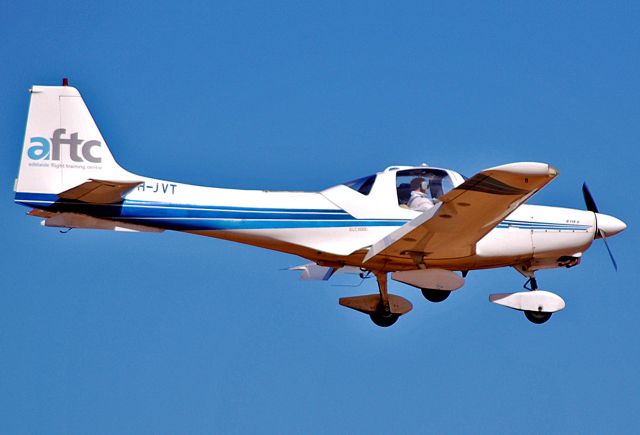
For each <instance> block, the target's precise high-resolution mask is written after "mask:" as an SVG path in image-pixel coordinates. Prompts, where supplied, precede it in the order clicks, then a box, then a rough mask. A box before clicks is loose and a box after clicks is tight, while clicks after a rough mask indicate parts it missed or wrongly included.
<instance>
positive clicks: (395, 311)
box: [340, 272, 413, 328]
mask: <svg viewBox="0 0 640 435" xmlns="http://www.w3.org/2000/svg"><path fill="white" fill-rule="evenodd" d="M375 275H376V279H377V281H378V290H379V294H372V295H364V296H350V297H346V298H340V305H342V306H344V307H347V308H351V309H353V310H356V311H360V312H361V313H365V314H368V315H369V317H370V318H371V321H372V322H373V323H375V324H376V325H378V326H381V327H383V328H386V327H389V326H391V325H393V324H394V323H396V321H397V320H398V318H399V317H400V316H402V315H403V314H406V313H408V312H409V311H411V308H413V306H412V305H411V302H409V301H408V300H406V299H405V298H403V297H400V296H398V295H390V294H389V293H388V292H387V274H386V273H385V272H375Z"/></svg>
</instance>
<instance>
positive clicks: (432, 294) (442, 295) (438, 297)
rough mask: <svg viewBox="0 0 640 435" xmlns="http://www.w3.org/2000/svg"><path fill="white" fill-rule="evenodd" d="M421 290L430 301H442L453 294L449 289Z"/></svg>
mask: <svg viewBox="0 0 640 435" xmlns="http://www.w3.org/2000/svg"><path fill="white" fill-rule="evenodd" d="M421 290H422V296H424V298H425V299H426V300H428V301H429V302H442V301H444V300H445V299H447V298H448V297H449V295H450V294H451V292H450V291H447V290H433V289H430V288H423V289H421Z"/></svg>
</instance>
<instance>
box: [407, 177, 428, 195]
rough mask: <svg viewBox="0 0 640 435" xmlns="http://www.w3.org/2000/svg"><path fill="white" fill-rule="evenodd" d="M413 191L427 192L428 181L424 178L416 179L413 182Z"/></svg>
mask: <svg viewBox="0 0 640 435" xmlns="http://www.w3.org/2000/svg"><path fill="white" fill-rule="evenodd" d="M411 190H419V191H420V192H425V191H426V190H427V181H426V180H425V179H424V178H422V177H416V178H414V179H413V180H411Z"/></svg>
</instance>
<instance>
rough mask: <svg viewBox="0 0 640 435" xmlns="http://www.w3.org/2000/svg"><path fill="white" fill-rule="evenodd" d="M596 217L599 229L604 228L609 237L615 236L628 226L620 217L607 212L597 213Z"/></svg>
mask: <svg viewBox="0 0 640 435" xmlns="http://www.w3.org/2000/svg"><path fill="white" fill-rule="evenodd" d="M596 219H597V222H598V230H602V231H603V232H604V234H605V235H606V236H607V237H611V236H615V235H616V234H618V233H620V232H622V231H624V230H625V229H626V228H627V224H625V223H624V222H622V221H621V220H620V219H618V218H616V217H613V216H609V215H607V214H602V213H596Z"/></svg>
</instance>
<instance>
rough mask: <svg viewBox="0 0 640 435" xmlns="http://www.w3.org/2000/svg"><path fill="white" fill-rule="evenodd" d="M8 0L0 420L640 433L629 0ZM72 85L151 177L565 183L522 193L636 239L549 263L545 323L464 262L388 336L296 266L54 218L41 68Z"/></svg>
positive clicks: (499, 277) (31, 425) (215, 244)
mask: <svg viewBox="0 0 640 435" xmlns="http://www.w3.org/2000/svg"><path fill="white" fill-rule="evenodd" d="M446 3H447V4H446V5H444V4H439V3H426V2H395V3H392V2H389V3H378V2H348V1H341V2H289V3H283V2H219V3H216V2H175V3H169V2H162V1H160V2H157V1H156V2H115V1H112V2H90V1H87V2H62V3H60V2H29V1H24V2H4V3H3V5H2V7H1V11H2V13H0V35H1V36H2V41H3V44H1V45H0V54H1V57H0V58H1V59H3V62H2V66H1V67H0V71H1V72H2V74H1V75H0V76H1V77H2V82H1V84H0V101H1V102H2V106H1V107H2V108H1V109H0V111H1V112H0V113H1V115H2V116H0V141H1V143H2V144H3V146H2V147H1V155H0V156H1V161H2V164H1V165H0V171H1V177H0V179H2V180H4V186H5V187H4V189H3V190H2V191H1V192H0V195H1V199H2V200H1V201H0V210H1V212H2V215H3V216H4V218H3V219H4V220H3V221H4V222H5V224H4V230H3V231H2V232H0V234H1V235H2V239H1V241H2V246H3V248H4V249H2V254H0V255H1V258H0V259H1V260H2V262H1V264H2V266H1V267H2V269H1V270H2V275H3V284H2V287H1V290H0V432H2V433H136V434H140V433H321V432H339V433H390V432H392V433H393V432H396V433H424V432H438V433H443V432H446V433H513V432H515V431H518V432H524V433H541V432H547V433H632V432H635V430H636V428H637V426H638V424H639V423H640V417H639V416H640V400H639V399H640V371H639V370H638V362H637V361H638V359H639V358H640V349H639V340H638V336H637V316H638V314H637V313H638V309H637V307H638V305H639V304H640V297H639V296H638V292H637V283H638V279H639V278H640V276H639V275H640V274H639V272H638V267H637V264H636V259H637V254H638V245H637V242H638V232H637V230H636V225H635V222H637V221H638V218H639V214H640V213H639V209H638V205H637V199H636V194H637V192H636V190H637V189H636V184H635V182H634V181H633V180H634V179H635V178H636V176H637V166H638V163H639V154H638V151H637V146H638V144H639V143H640V122H639V121H640V104H639V101H640V86H639V82H638V77H640V57H639V56H638V53H640V30H639V29H640V27H639V26H638V22H640V7H638V5H637V4H636V3H632V2H617V3H616V4H608V3H605V2H602V3H589V2H562V4H558V2H544V1H543V2H482V3H481V4H480V2H468V3H466V2H446ZM62 77H69V79H70V81H71V84H73V85H75V86H77V87H78V88H79V89H80V91H81V92H82V94H83V96H84V98H85V101H86V102H87V104H88V105H89V108H90V109H91V111H92V113H93V115H94V117H95V118H96V121H97V123H98V125H99V127H100V128H101V131H102V134H103V136H104V137H105V139H106V140H107V142H108V143H109V146H110V148H111V150H112V152H113V153H114V154H115V156H116V158H117V159H118V161H119V162H120V163H121V164H122V165H123V166H124V167H125V168H127V169H129V170H131V171H133V172H137V173H142V174H145V175H150V176H156V177H158V178H165V179H170V180H176V181H181V182H190V183H194V184H204V185H213V186H222V187H236V188H255V187H259V188H268V189H300V190H319V189H322V188H325V187H328V186H331V185H334V184H338V183H340V182H343V181H345V180H350V179H354V178H356V177H359V176H363V175H366V174H369V173H373V172H376V171H378V170H381V169H382V168H384V167H386V166H389V165H392V164H419V163H422V162H427V163H429V164H432V165H434V166H441V167H450V168H452V169H456V170H458V171H460V172H462V173H464V174H466V175H472V174H473V173H475V172H477V171H479V170H481V169H483V168H487V167H490V166H495V165H497V164H501V163H507V162H513V161H530V160H533V161H543V162H549V163H551V164H553V165H554V166H556V167H558V168H559V170H560V172H561V174H560V176H559V177H558V178H557V179H556V180H555V181H554V182H553V183H551V184H550V185H549V186H548V187H547V188H546V189H545V190H544V191H543V192H541V193H540V194H538V195H537V196H536V197H535V198H534V199H533V201H532V202H533V203H537V204H549V205H558V206H566V207H575V208H583V202H582V196H581V193H580V186H581V183H582V182H583V181H584V180H586V181H588V183H589V185H590V187H591V190H592V192H593V194H594V196H595V198H596V200H597V202H598V205H599V207H600V209H601V210H602V211H604V212H606V213H609V214H612V215H615V216H618V217H620V218H621V219H623V220H624V221H626V222H627V224H628V225H629V228H628V230H627V231H626V232H625V233H623V234H621V235H620V236H617V237H615V238H613V239H611V241H610V245H611V247H612V249H613V250H614V253H615V255H616V258H617V260H618V264H619V269H620V270H619V272H618V273H615V272H614V271H613V268H612V267H611V264H610V263H609V259H608V257H607V253H606V251H605V249H604V246H603V245H602V244H601V243H596V244H594V246H593V247H592V249H591V250H590V251H589V252H588V253H587V254H586V255H585V257H584V259H583V262H582V264H581V265H580V266H579V267H577V268H574V269H571V270H554V271H547V272H542V273H540V274H539V275H538V278H539V282H540V285H541V287H542V288H545V289H548V290H552V291H555V292H557V293H559V294H560V295H561V296H562V297H563V298H564V299H565V300H566V302H567V309H566V310H565V311H564V312H562V313H560V314H558V315H556V316H554V317H553V318H552V319H551V321H550V322H549V323H547V324H544V325H541V326H534V325H532V324H530V323H529V322H527V321H526V320H525V318H524V316H522V315H521V314H519V313H516V312H513V311H510V310H507V309H503V308H500V307H497V306H494V305H492V304H490V303H489V302H488V301H487V296H488V294H489V293H494V292H507V291H516V290H518V289H520V288H521V286H522V284H523V283H524V282H523V279H522V277H521V276H520V275H518V274H517V273H516V272H514V271H512V270H506V269H505V270H493V271H479V272H473V273H471V274H470V275H469V277H468V280H467V284H466V286H465V287H464V288H463V289H462V290H461V291H460V292H458V293H457V294H454V295H453V296H452V297H451V298H449V299H448V300H447V301H446V302H444V303H442V304H437V305H436V304H430V303H427V302H426V301H424V300H423V299H422V296H421V295H420V294H419V293H418V292H417V291H416V290H415V289H413V288H411V287H407V286H403V285H400V284H399V283H392V284H391V290H392V291H393V292H395V293H397V294H400V295H402V296H404V297H406V298H408V299H410V300H411V301H412V302H413V303H414V310H413V311H412V312H411V313H410V314H409V315H407V316H405V317H403V318H402V319H400V321H399V322H398V323H397V324H396V325H395V326H394V327H392V328H388V329H380V328H377V327H375V326H374V325H373V324H372V323H371V322H370V321H369V319H368V318H366V317H365V316H363V315H360V314H358V313H355V312H352V311H350V310H347V309H345V308H342V307H340V306H339V305H338V303H337V300H338V298H339V297H341V296H345V295H352V294H363V293H370V292H373V291H374V290H375V283H374V282H373V281H367V282H365V283H364V284H363V285H362V286H361V287H360V288H349V287H337V286H332V285H331V284H330V283H305V282H301V281H299V280H298V278H297V276H296V275H295V274H292V273H290V272H284V271H281V270H280V269H281V268H283V267H287V266H291V265H295V264H299V263H300V262H301V260H300V259H298V258H295V257H292V256H288V255H284V254H280V253H274V252H269V251H266V250H261V249H257V248H253V247H247V246H242V245H236V244H232V243H229V242H225V241H219V240H214V239H206V238H202V237H195V236H191V235H185V234H177V233H164V234H162V235H157V234H121V233H111V232H101V231H80V230H74V231H71V232H70V233H69V234H65V235H63V234H60V233H59V232H58V231H56V230H55V229H45V228H42V227H41V226H40V225H39V222H38V220H37V219H35V218H30V217H26V216H24V213H25V212H26V211H27V210H26V209H25V208H23V207H20V206H18V205H15V204H14V203H13V192H12V186H13V180H14V178H15V176H16V170H17V165H18V158H19V154H20V148H21V143H22V140H23V132H24V124H25V120H26V114H27V107H28V98H29V95H28V93H27V89H28V88H29V87H30V86H31V85H33V84H57V83H59V82H60V80H61V78H62Z"/></svg>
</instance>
